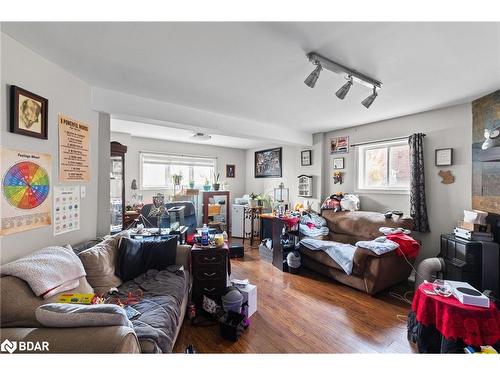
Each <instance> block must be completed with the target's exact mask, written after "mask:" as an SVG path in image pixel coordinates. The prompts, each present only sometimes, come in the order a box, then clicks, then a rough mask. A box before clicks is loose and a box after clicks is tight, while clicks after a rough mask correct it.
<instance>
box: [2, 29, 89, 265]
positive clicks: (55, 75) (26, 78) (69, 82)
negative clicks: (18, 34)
mask: <svg viewBox="0 0 500 375" xmlns="http://www.w3.org/2000/svg"><path fill="white" fill-rule="evenodd" d="M1 43H2V44H1V90H2V94H3V95H2V96H3V100H1V103H0V109H1V115H0V121H1V130H0V132H1V143H2V146H4V147H11V148H17V149H21V150H23V149H24V150H30V151H34V152H43V153H48V154H51V155H52V176H51V183H52V185H54V184H56V185H58V184H59V181H58V128H57V115H58V114H59V113H63V114H66V115H68V116H70V117H72V118H74V119H77V120H80V121H83V122H85V123H87V124H89V126H90V170H91V181H90V183H89V184H86V190H87V191H86V193H87V194H86V198H84V199H82V202H81V203H82V204H81V224H80V227H81V229H80V230H79V231H74V232H71V233H67V234H63V235H60V236H57V237H54V235H53V228H52V226H47V227H43V228H38V229H33V230H30V231H25V232H21V233H16V234H12V235H8V236H3V237H2V238H0V245H1V251H0V254H1V262H2V263H5V262H8V261H10V260H13V259H16V258H19V257H21V256H23V255H26V254H29V253H31V252H32V251H34V250H36V249H39V248H41V247H43V246H48V245H54V244H65V243H70V244H76V243H78V242H81V241H84V240H87V239H89V238H93V237H95V235H96V217H95V215H96V214H95V213H96V209H97V170H98V167H97V161H98V158H99V149H98V141H97V139H98V131H97V113H96V112H94V111H92V110H91V107H90V87H89V85H87V84H86V83H85V82H83V81H82V80H80V79H78V78H76V77H74V76H72V75H71V74H69V73H67V72H66V71H64V70H62V69H61V68H60V67H58V66H57V65H55V64H53V63H51V62H49V61H47V60H45V59H44V58H42V57H41V56H39V55H37V54H36V53H34V52H33V51H31V50H29V49H27V48H26V47H24V46H23V45H21V44H20V43H18V42H16V41H15V40H13V39H12V38H10V37H8V36H7V35H5V34H3V33H2V34H1ZM9 85H17V86H20V87H22V88H24V89H27V90H29V91H32V92H34V93H36V94H39V95H41V96H43V97H44V98H47V99H48V100H49V114H48V125H49V131H48V135H49V136H48V140H40V139H36V138H31V137H26V136H22V135H17V134H13V133H10V132H9V131H8V128H9V114H8V108H9V107H8V104H9V103H8V98H9V95H8V93H9V91H8V90H9V87H8V86H9Z"/></svg>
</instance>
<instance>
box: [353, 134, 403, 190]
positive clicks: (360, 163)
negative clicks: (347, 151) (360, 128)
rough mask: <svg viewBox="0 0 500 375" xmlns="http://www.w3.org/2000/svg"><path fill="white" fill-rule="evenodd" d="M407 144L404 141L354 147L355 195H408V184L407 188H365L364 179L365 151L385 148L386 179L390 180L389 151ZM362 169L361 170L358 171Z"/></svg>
mask: <svg viewBox="0 0 500 375" xmlns="http://www.w3.org/2000/svg"><path fill="white" fill-rule="evenodd" d="M407 145H408V142H407V140H406V139H403V140H395V141H386V142H384V141H383V142H374V143H370V144H366V145H359V146H357V147H356V152H355V165H356V189H355V191H356V192H357V193H370V194H405V195H408V194H410V184H409V183H408V186H406V187H403V186H394V187H391V186H383V187H365V184H364V182H365V177H366V163H365V152H366V151H367V150H373V149H379V148H384V147H385V148H387V169H386V172H387V178H388V179H389V178H390V173H389V172H390V155H391V153H390V149H391V148H392V147H397V146H407ZM361 168H362V170H360V169H361Z"/></svg>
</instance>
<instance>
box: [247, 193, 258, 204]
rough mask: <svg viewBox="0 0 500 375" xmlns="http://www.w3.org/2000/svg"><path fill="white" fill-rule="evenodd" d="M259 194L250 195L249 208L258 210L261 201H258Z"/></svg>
mask: <svg viewBox="0 0 500 375" xmlns="http://www.w3.org/2000/svg"><path fill="white" fill-rule="evenodd" d="M258 196H259V195H258V194H255V193H252V194H250V200H249V201H248V206H249V207H250V208H256V207H258V206H259V201H258V199H257V198H258Z"/></svg>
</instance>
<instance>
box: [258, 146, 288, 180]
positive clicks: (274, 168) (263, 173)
mask: <svg viewBox="0 0 500 375" xmlns="http://www.w3.org/2000/svg"><path fill="white" fill-rule="evenodd" d="M281 154H282V148H281V147H277V148H270V149H268V150H262V151H256V152H255V178H268V177H281V170H282V165H281Z"/></svg>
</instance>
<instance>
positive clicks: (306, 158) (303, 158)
mask: <svg viewBox="0 0 500 375" xmlns="http://www.w3.org/2000/svg"><path fill="white" fill-rule="evenodd" d="M311 154H312V152H311V150H304V151H301V152H300V165H301V166H303V167H304V166H308V165H312V158H311Z"/></svg>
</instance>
